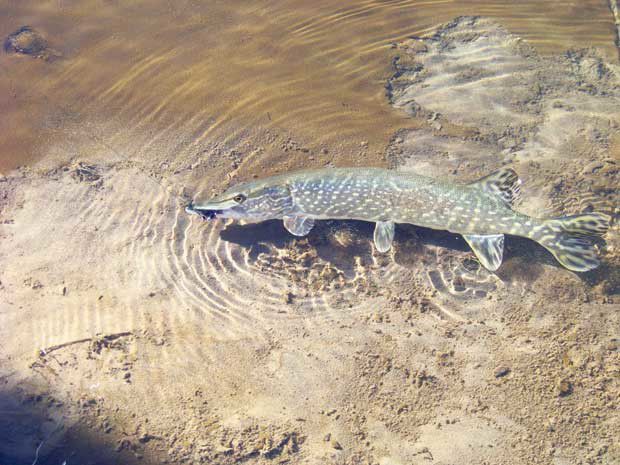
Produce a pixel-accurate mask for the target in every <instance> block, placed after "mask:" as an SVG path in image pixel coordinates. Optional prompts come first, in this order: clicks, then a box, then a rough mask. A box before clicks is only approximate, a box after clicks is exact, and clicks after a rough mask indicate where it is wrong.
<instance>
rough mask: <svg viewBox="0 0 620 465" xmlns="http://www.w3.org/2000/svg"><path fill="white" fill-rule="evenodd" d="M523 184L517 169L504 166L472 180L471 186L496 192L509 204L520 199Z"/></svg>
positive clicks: (492, 192) (495, 193) (491, 192)
mask: <svg viewBox="0 0 620 465" xmlns="http://www.w3.org/2000/svg"><path fill="white" fill-rule="evenodd" d="M521 184H522V182H521V180H520V179H519V175H518V174H517V173H516V172H515V170H513V169H511V168H502V169H501V170H498V171H495V172H494V173H491V174H489V175H488V176H485V177H484V178H481V179H478V180H477V181H474V182H472V183H471V184H470V186H475V187H478V188H479V189H482V190H484V191H485V192H488V193H490V194H494V195H496V196H498V197H499V198H500V199H502V200H503V201H504V202H506V203H507V204H508V205H513V204H514V203H515V202H517V201H518V200H519V195H520V193H521Z"/></svg>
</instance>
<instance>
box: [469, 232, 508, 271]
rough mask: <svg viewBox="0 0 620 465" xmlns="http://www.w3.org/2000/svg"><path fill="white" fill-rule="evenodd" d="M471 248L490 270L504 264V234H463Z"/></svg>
mask: <svg viewBox="0 0 620 465" xmlns="http://www.w3.org/2000/svg"><path fill="white" fill-rule="evenodd" d="M463 237H464V238H465V240H466V241H467V243H468V244H469V246H470V247H471V249H472V250H473V251H474V253H475V254H476V257H478V260H480V263H482V266H484V267H485V268H486V269H487V270H489V271H495V270H497V269H498V268H499V266H500V265H501V264H502V258H503V256H504V235H503V234H492V235H488V236H478V235H463Z"/></svg>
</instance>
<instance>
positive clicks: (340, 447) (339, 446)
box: [331, 439, 342, 450]
mask: <svg viewBox="0 0 620 465" xmlns="http://www.w3.org/2000/svg"><path fill="white" fill-rule="evenodd" d="M331 445H332V447H333V448H334V449H336V450H342V446H341V445H340V443H339V442H338V441H336V440H335V439H332V441H331Z"/></svg>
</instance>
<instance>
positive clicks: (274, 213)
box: [185, 181, 293, 221]
mask: <svg viewBox="0 0 620 465" xmlns="http://www.w3.org/2000/svg"><path fill="white" fill-rule="evenodd" d="M292 208H293V198H292V196H291V191H290V189H289V188H288V186H287V185H286V184H285V183H279V182H269V181H254V182H248V183H242V184H237V185H236V186H233V187H231V188H230V189H228V190H226V191H225V192H224V193H222V194H220V195H217V196H215V197H213V198H211V199H210V200H207V201H204V202H202V201H197V202H196V203H191V204H189V205H188V206H187V207H185V211H186V212H187V213H191V214H196V215H199V216H201V217H202V218H203V219H207V220H210V219H214V218H232V219H235V220H248V221H265V220H270V219H275V218H282V217H283V216H284V215H286V214H287V213H288V212H290V211H291V210H292Z"/></svg>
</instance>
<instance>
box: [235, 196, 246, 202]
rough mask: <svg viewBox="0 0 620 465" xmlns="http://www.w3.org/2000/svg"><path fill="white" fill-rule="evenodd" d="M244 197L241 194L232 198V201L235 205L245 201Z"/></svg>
mask: <svg viewBox="0 0 620 465" xmlns="http://www.w3.org/2000/svg"><path fill="white" fill-rule="evenodd" d="M245 199H246V197H245V195H243V194H237V195H235V196H234V197H233V200H234V201H235V202H237V203H243V202H244V201H245Z"/></svg>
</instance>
